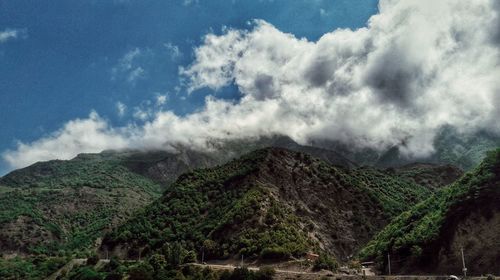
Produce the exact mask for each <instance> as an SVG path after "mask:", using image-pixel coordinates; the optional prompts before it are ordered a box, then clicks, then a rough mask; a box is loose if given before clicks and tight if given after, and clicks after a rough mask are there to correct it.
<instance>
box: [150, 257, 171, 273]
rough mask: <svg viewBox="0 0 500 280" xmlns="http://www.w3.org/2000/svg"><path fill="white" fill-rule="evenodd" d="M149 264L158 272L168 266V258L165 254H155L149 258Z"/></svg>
mask: <svg viewBox="0 0 500 280" xmlns="http://www.w3.org/2000/svg"><path fill="white" fill-rule="evenodd" d="M149 264H150V265H151V266H152V267H153V269H154V271H155V272H158V271H160V270H162V269H164V268H165V267H167V260H166V259H165V256H164V255H160V254H154V255H152V256H151V257H150V258H149Z"/></svg>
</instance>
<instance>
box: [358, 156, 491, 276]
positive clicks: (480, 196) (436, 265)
mask: <svg viewBox="0 0 500 280" xmlns="http://www.w3.org/2000/svg"><path fill="white" fill-rule="evenodd" d="M499 201H500V149H497V150H495V151H492V152H489V153H488V154H487V157H486V158H485V159H484V160H483V162H482V163H481V164H480V165H479V166H478V167H477V168H476V169H474V170H472V171H471V172H469V173H467V174H466V175H464V176H463V177H462V178H461V179H460V180H458V181H456V182H455V183H453V184H451V185H450V186H448V187H445V188H441V189H440V190H439V191H438V192H436V193H435V194H434V195H433V196H431V197H430V198H428V199H427V200H425V201H423V202H421V203H419V204H417V205H415V206H414V207H413V208H412V209H411V210H410V211H407V212H404V213H402V214H401V215H400V216H398V217H397V218H396V219H394V221H392V222H391V223H390V224H389V225H388V226H387V227H386V228H385V229H384V230H383V231H382V232H380V233H379V234H378V235H377V236H376V238H375V239H374V240H372V241H371V242H370V243H369V244H368V245H367V246H366V247H365V248H364V249H363V250H362V251H361V254H360V255H361V256H362V257H363V258H365V259H375V260H376V261H377V263H379V265H380V266H381V267H382V269H385V267H386V266H387V263H386V261H385V260H386V255H387V254H390V255H391V260H393V264H392V265H391V268H392V271H393V272H396V273H419V274H425V273H432V274H449V273H453V274H460V273H461V271H462V260H461V248H463V249H464V254H465V261H466V264H467V268H468V272H469V274H471V275H480V274H485V273H494V274H500V266H498V263H499V261H500V243H499V242H498V232H499V231H500V204H499V203H498V202H499Z"/></svg>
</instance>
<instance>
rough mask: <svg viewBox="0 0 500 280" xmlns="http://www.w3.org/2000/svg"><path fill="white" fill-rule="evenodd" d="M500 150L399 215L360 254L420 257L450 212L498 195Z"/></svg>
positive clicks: (380, 258) (381, 257)
mask: <svg viewBox="0 0 500 280" xmlns="http://www.w3.org/2000/svg"><path fill="white" fill-rule="evenodd" d="M499 176H500V149H499V150H496V151H492V152H490V153H488V155H487V157H486V158H485V159H484V160H483V162H482V163H481V164H480V165H479V166H478V167H477V168H476V169H474V170H473V171H471V172H469V173H467V174H466V175H465V176H464V177H462V178H461V179H460V180H458V181H457V182H455V183H453V184H452V185H450V186H448V187H446V188H442V189H440V190H439V191H438V192H437V193H436V194H434V195H432V196H431V197H430V198H428V199H427V200H425V201H423V202H421V203H419V204H417V205H415V206H414V207H413V208H412V209H411V210H409V211H406V212H404V213H402V214H401V215H399V216H398V217H397V218H396V219H394V221H393V222H391V223H390V224H389V225H388V226H387V227H386V228H385V229H384V230H383V231H382V232H380V233H379V234H378V235H377V236H376V238H375V239H374V240H373V241H371V242H370V243H369V244H368V245H367V246H366V247H365V248H364V249H363V250H362V251H361V253H360V255H361V257H362V258H365V259H366V258H377V259H379V260H383V256H385V255H386V254H387V253H388V252H391V253H393V252H394V253H396V254H398V255H402V256H407V257H415V258H418V257H419V256H420V254H422V252H423V250H424V249H425V248H426V247H427V246H428V245H429V244H431V243H432V242H433V241H434V240H436V239H437V238H438V237H439V236H440V232H441V229H442V226H443V224H444V223H445V222H446V220H447V218H448V217H450V215H451V214H450V210H451V209H454V208H456V207H457V206H459V205H466V204H467V203H468V202H469V201H473V200H475V199H478V197H481V196H486V197H487V196H488V195H490V192H496V193H498V191H499V189H498V181H499V179H500V178H499Z"/></svg>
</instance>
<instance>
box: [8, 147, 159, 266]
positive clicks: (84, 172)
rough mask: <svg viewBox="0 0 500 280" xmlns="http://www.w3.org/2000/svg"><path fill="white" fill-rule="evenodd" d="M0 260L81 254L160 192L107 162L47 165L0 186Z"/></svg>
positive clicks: (11, 176) (84, 159)
mask: <svg viewBox="0 0 500 280" xmlns="http://www.w3.org/2000/svg"><path fill="white" fill-rule="evenodd" d="M0 184H1V185H4V186H3V187H0V189H1V191H0V227H1V228H2V231H0V254H2V255H4V256H8V255H19V254H20V255H24V254H48V255H53V254H65V253H69V252H73V251H75V252H79V253H81V254H84V253H85V249H88V248H92V247H94V242H95V241H96V239H97V238H98V237H99V236H101V235H102V232H103V231H104V230H107V229H110V228H111V227H113V226H114V225H117V224H119V223H120V222H123V221H124V220H125V219H126V218H128V217H130V215H131V214H132V213H134V212H135V211H136V210H137V209H139V208H142V207H143V206H145V205H147V204H149V203H150V202H151V201H153V200H154V199H155V198H157V197H159V195H160V192H161V187H160V186H159V185H158V184H156V183H154V182H152V181H151V180H149V179H147V178H144V177H142V176H139V175H137V174H135V173H132V172H130V171H128V169H127V168H125V167H123V166H120V165H117V164H114V163H113V162H111V161H108V160H103V159H100V158H96V157H92V158H87V157H85V156H80V157H77V158H76V159H74V160H71V161H49V162H44V163H37V164H34V165H32V166H30V167H27V168H24V169H20V170H17V171H14V172H12V173H10V174H8V175H7V176H5V177H3V178H2V179H1V180H0Z"/></svg>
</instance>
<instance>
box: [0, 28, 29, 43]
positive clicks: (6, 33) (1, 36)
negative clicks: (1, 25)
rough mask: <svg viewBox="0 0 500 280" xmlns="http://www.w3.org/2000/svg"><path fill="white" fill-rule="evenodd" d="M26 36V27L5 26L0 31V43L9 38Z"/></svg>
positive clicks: (24, 37)
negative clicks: (5, 27) (12, 27)
mask: <svg viewBox="0 0 500 280" xmlns="http://www.w3.org/2000/svg"><path fill="white" fill-rule="evenodd" d="M27 37H28V30H27V29H26V28H22V29H11V28H7V29H4V30H3V31H0V43H5V42H7V41H10V40H15V39H26V38H27Z"/></svg>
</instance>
